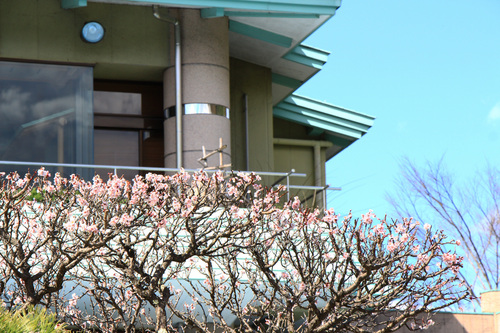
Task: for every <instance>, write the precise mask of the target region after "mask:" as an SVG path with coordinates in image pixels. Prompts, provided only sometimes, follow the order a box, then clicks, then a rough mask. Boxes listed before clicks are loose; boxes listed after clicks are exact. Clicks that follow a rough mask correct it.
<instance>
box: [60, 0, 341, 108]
mask: <svg viewBox="0 0 500 333" xmlns="http://www.w3.org/2000/svg"><path fill="white" fill-rule="evenodd" d="M87 1H88V2H101V3H111V4H128V5H141V6H150V5H159V6H164V7H178V8H196V9H200V15H201V16H202V17H204V18H207V19H210V18H215V17H222V16H226V17H228V18H229V52H230V56H231V57H234V58H237V59H241V60H244V61H248V62H251V63H254V64H257V65H261V66H264V67H268V68H270V69H271V71H272V73H273V84H272V95H273V105H277V104H278V103H279V102H281V101H282V100H283V99H284V98H285V97H287V96H289V95H290V94H291V93H293V92H294V91H295V90H296V89H297V88H298V87H299V86H301V85H302V84H303V83H304V82H306V81H307V80H308V79H309V78H310V77H312V76H313V75H314V74H316V73H317V72H318V71H319V70H320V69H321V68H322V66H323V64H324V63H325V62H326V60H327V57H328V54H329V53H328V52H326V51H322V50H319V49H315V48H312V47H309V46H305V45H303V44H301V43H302V41H303V40H304V39H306V38H307V37H308V36H309V35H310V34H312V33H313V32H314V31H315V30H316V29H318V28H319V27H320V26H321V25H322V24H323V23H325V22H326V21H327V20H328V19H329V18H330V17H332V16H333V15H334V14H335V12H336V10H337V9H338V8H339V7H340V5H341V0H271V1H264V0H237V1H236V0H233V1H230V0H61V6H62V7H63V8H78V7H84V6H87Z"/></svg>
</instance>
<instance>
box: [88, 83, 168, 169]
mask: <svg viewBox="0 0 500 333" xmlns="http://www.w3.org/2000/svg"><path fill="white" fill-rule="evenodd" d="M163 140H164V139H163V88H162V85H161V84H156V83H132V82H116V81H99V80H96V82H95V92H94V161H95V164H100V165H118V166H119V165H124V166H147V167H160V168H162V167H163V166H164V158H163V156H164V149H163ZM96 172H98V173H99V174H100V175H101V177H102V178H103V179H107V177H108V176H107V174H108V173H110V172H113V170H112V169H99V170H96ZM137 173H141V172H139V171H138V170H118V174H119V175H120V176H121V175H124V176H125V177H126V178H128V179H131V178H133V177H134V176H135V175H136V174H137Z"/></svg>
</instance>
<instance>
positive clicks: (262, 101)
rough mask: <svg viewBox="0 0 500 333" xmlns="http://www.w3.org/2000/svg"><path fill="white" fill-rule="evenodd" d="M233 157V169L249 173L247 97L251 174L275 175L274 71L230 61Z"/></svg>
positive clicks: (246, 63)
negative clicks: (273, 173)
mask: <svg viewBox="0 0 500 333" xmlns="http://www.w3.org/2000/svg"><path fill="white" fill-rule="evenodd" d="M230 68H231V133H232V137H231V157H232V163H233V169H235V170H247V160H246V140H245V94H246V96H247V105H248V130H249V133H248V141H249V142H248V143H249V146H250V149H249V156H250V158H249V161H248V170H255V171H275V168H274V154H273V110H272V93H271V70H270V69H269V68H266V67H261V66H258V65H254V64H251V63H248V62H245V61H242V60H238V59H234V58H231V62H230Z"/></svg>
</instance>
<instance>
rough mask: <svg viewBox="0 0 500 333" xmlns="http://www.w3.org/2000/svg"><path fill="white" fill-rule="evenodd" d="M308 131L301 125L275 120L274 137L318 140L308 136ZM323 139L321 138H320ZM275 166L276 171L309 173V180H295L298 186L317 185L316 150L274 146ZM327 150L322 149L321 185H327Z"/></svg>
mask: <svg viewBox="0 0 500 333" xmlns="http://www.w3.org/2000/svg"><path fill="white" fill-rule="evenodd" d="M307 131H308V129H307V128H306V127H305V126H302V125H300V124H296V123H292V122H289V121H286V120H283V119H278V118H275V119H274V137H275V138H280V139H281V138H283V139H298V140H318V137H313V136H310V135H308V133H307ZM320 139H321V138H320ZM274 152H275V153H274V154H275V155H274V165H275V169H276V171H283V172H287V171H290V170H291V169H295V171H297V172H302V173H307V175H308V176H310V177H307V178H294V183H295V184H297V185H310V186H314V185H315V170H314V148H313V147H312V146H310V147H297V146H290V145H277V144H275V145H274ZM325 163H326V157H325V148H321V165H322V166H321V169H322V170H321V184H325V182H326V179H325Z"/></svg>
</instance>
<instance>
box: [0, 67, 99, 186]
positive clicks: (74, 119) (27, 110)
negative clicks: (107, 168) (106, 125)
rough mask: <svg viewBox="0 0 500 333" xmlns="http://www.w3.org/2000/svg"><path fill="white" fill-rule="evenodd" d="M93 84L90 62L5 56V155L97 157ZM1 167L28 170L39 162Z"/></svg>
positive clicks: (67, 159)
mask: <svg viewBox="0 0 500 333" xmlns="http://www.w3.org/2000/svg"><path fill="white" fill-rule="evenodd" d="M92 89H93V82H92V68H90V67H83V66H67V65H49V64H34V63H18V62H6V61H0V119H2V120H1V121H0V160H4V161H25V162H40V163H41V164H43V162H52V163H77V164H89V163H90V164H91V163H93V144H92V128H93V125H92V121H93V120H92ZM1 168H2V170H3V171H13V170H17V171H18V172H19V173H20V174H23V173H25V172H27V171H28V170H33V169H35V168H37V167H27V166H1ZM47 169H49V170H51V172H52V173H54V172H55V171H59V172H61V173H62V174H63V175H65V176H68V175H69V174H71V173H78V174H81V175H83V176H89V174H90V173H91V172H92V171H91V170H86V169H79V168H55V167H52V168H47Z"/></svg>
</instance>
